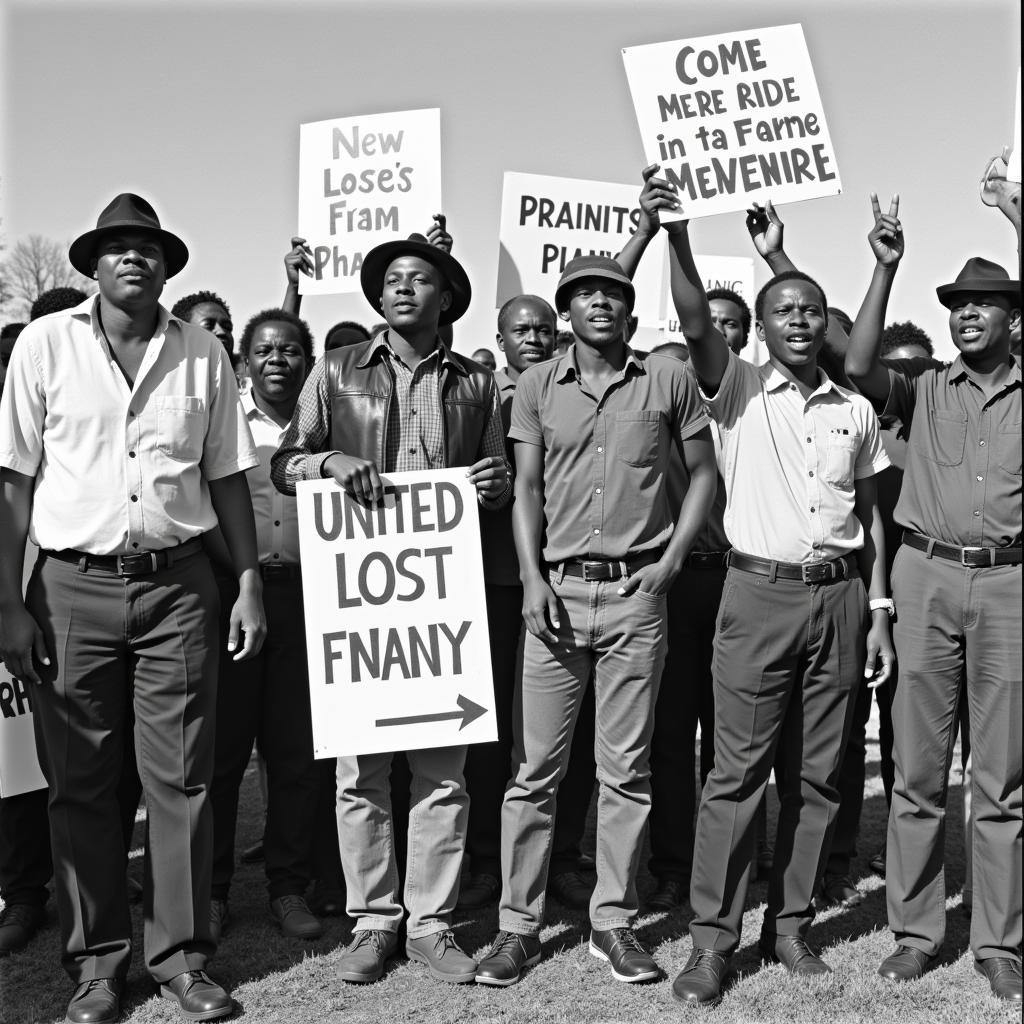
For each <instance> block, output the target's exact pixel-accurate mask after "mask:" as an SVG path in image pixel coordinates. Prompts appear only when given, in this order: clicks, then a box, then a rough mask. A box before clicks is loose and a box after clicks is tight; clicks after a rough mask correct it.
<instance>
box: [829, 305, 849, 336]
mask: <svg viewBox="0 0 1024 1024" xmlns="http://www.w3.org/2000/svg"><path fill="white" fill-rule="evenodd" d="M828 315H829V319H830V320H838V321H839V322H840V323H841V324H842V325H843V330H844V331H846V333H847V334H849V333H850V331H852V330H853V321H852V320H851V319H850V314H849V313H847V312H846V310H843V309H840V308H839V307H838V306H829V307H828Z"/></svg>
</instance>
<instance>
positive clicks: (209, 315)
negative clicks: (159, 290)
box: [171, 291, 235, 358]
mask: <svg viewBox="0 0 1024 1024" xmlns="http://www.w3.org/2000/svg"><path fill="white" fill-rule="evenodd" d="M171 316H176V317H177V318H178V319H179V320H184V321H185V323H187V324H195V325H196V326H197V327H202V329H203V330H204V331H209V332H210V333H211V334H212V335H213V336H214V337H215V338H216V339H217V340H218V341H219V342H220V343H221V344H222V345H223V346H224V348H225V350H226V351H227V354H228V358H231V357H232V356H233V355H234V351H235V325H234V324H233V323H232V322H231V310H230V309H228V304H227V303H226V302H225V301H224V300H223V299H222V298H221V297H220V296H219V295H218V294H217V293H216V292H210V291H198V292H193V293H192V294H191V295H186V296H184V297H183V298H180V299H178V301H177V302H176V303H175V304H174V305H173V306H172V307H171Z"/></svg>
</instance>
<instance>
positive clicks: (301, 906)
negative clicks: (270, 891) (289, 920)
mask: <svg viewBox="0 0 1024 1024" xmlns="http://www.w3.org/2000/svg"><path fill="white" fill-rule="evenodd" d="M280 899H281V910H282V911H283V912H284V914H290V913H291V912H292V911H293V910H297V911H299V913H302V914H308V913H309V912H310V910H309V907H307V906H306V901H305V900H304V899H303V898H302V897H301V896H297V895H295V893H289V894H288V895H287V896H282V897H280Z"/></svg>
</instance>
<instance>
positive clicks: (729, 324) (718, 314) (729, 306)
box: [708, 299, 747, 353]
mask: <svg viewBox="0 0 1024 1024" xmlns="http://www.w3.org/2000/svg"><path fill="white" fill-rule="evenodd" d="M708 305H709V306H710V307H711V322H712V323H713V324H714V325H715V327H716V328H717V329H718V333H719V334H721V335H722V337H723V338H725V343H726V344H727V345H728V346H729V348H731V349H732V350H733V352H737V353H738V352H739V350H740V349H741V348H743V345H744V344H745V342H746V340H747V339H746V338H745V337H744V335H743V313H742V312H741V310H740V307H739V306H737V305H736V303H735V302H732V301H731V300H730V299H712V300H711V301H710V302H709V303H708Z"/></svg>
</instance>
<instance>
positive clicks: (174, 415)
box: [156, 395, 206, 462]
mask: <svg viewBox="0 0 1024 1024" xmlns="http://www.w3.org/2000/svg"><path fill="white" fill-rule="evenodd" d="M205 437H206V403H205V402H204V401H203V399H201V398H194V397H191V396H189V395H158V396H157V397H156V444H157V448H159V449H160V451H161V452H162V453H163V454H164V455H166V456H167V457H168V458H169V459H175V460H176V461H178V462H198V461H199V460H200V459H201V458H202V455H203V440H204V438H205Z"/></svg>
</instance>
